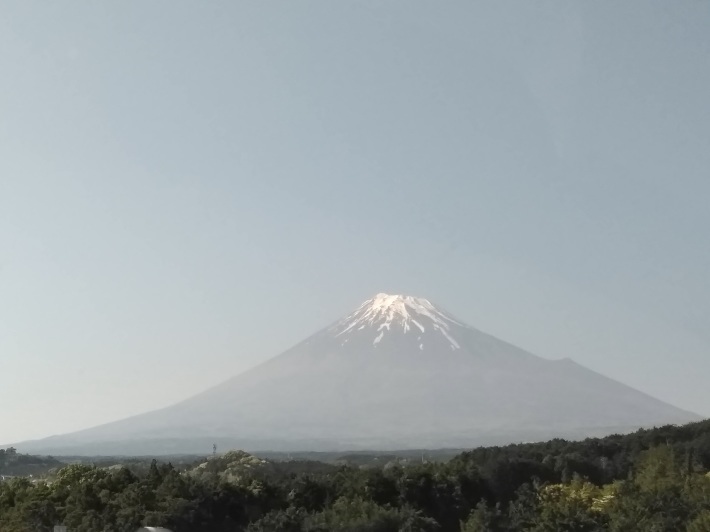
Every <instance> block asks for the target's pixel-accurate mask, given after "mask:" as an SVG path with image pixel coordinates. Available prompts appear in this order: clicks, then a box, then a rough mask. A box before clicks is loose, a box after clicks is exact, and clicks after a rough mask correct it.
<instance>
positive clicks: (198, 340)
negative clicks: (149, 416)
mask: <svg viewBox="0 0 710 532" xmlns="http://www.w3.org/2000/svg"><path fill="white" fill-rule="evenodd" d="M708 28H710V2H707V1H702V0H685V1H677V2H667V1H665V0H664V1H649V0H643V1H626V2H617V1H616V0H608V1H599V2H572V1H568V0H564V1H563V0H559V1H556V2H550V1H539V2H528V1H520V2H498V1H495V2H494V1H490V2H470V1H460V2H455V1H451V2H424V1H413V0H407V1H404V0H392V1H387V2H383V1H379V0H370V1H333V0H309V1H304V2H294V1H290V0H289V1H285V0H284V1H270V2H262V1H256V0H253V1H244V2H230V1H224V2H217V1H214V2H192V1H175V0H170V1H168V0H152V1H142V0H141V1H114V2H78V1H77V2H34V1H30V0H17V1H13V0H5V1H3V2H2V5H1V6H0V72H1V74H0V443H9V442H13V441H18V440H22V439H27V438H35V437H43V436H48V435H50V434H55V433H60V432H67V431H71V430H76V429H80V428H84V427H88V426H92V425H95V424H99V423H102V422H107V421H112V420H115V419H119V418H121V417H125V416H128V415H132V414H136V413H140V412H143V411H146V410H150V409H153V408H157V407H161V406H166V405H168V404H170V403H172V402H175V401H177V400H179V399H182V398H185V397H187V396H189V395H191V394H193V393H196V392H198V391H201V390H203V389H205V388H207V387H209V386H210V385H213V384H216V383H218V382H220V381H222V380H225V379H226V378H228V377H230V376H232V375H234V374H236V373H238V372H240V371H242V370H244V369H247V368H249V367H251V366H253V365H255V364H257V363H259V362H261V361H264V360H266V359H268V358H270V357H272V356H275V355H277V354H279V353H280V352H282V351H283V350H285V349H286V348H288V347H290V346H291V345H293V344H294V343H296V342H298V341H300V340H302V339H303V338H305V337H306V336H308V335H310V334H311V333H313V332H315V331H317V330H319V329H321V328H322V327H324V326H326V325H328V324H329V323H330V322H332V321H334V320H335V319H338V318H339V317H341V316H342V315H344V314H346V313H349V312H350V311H351V310H352V309H353V308H354V307H356V306H357V305H359V304H360V303H361V301H362V300H364V299H366V298H368V297H370V296H372V295H373V294H375V293H377V292H381V291H383V292H391V293H408V294H412V295H417V296H422V297H427V298H429V299H431V300H432V301H433V302H435V303H436V304H439V305H440V306H442V307H443V308H445V309H446V310H448V311H450V312H451V313H453V314H454V315H456V316H458V317H459V318H460V319H462V320H463V321H465V322H467V323H469V324H470V325H473V326H475V327H477V328H479V329H482V330H484V331H486V332H489V333H491V334H494V335H496V336H498V337H499V338H502V339H504V340H507V341H509V342H512V343H514V344H517V345H519V346H521V347H523V348H526V349H528V350H529V351H532V352H534V353H536V354H538V355H540V356H544V357H547V358H562V357H570V358H573V359H574V360H576V361H577V362H579V363H581V364H583V365H586V366H587V367H590V368H592V369H594V370H597V371H599V372H601V373H603V374H605V375H608V376H610V377H613V378H616V379H618V380H621V381H623V382H625V383H627V384H630V385H632V386H634V387H636V388H638V389H640V390H643V391H645V392H648V393H650V394H652V395H654V396H656V397H658V398H660V399H663V400H666V401H669V402H672V403H673V404H675V405H677V406H680V407H684V408H687V409H691V410H694V411H696V412H698V413H701V414H704V415H710V386H708V384H707V381H708V376H709V375H710V325H709V324H708V321H709V320H708V318H709V317H710V273H709V272H710V234H709V233H710V30H709V29H708Z"/></svg>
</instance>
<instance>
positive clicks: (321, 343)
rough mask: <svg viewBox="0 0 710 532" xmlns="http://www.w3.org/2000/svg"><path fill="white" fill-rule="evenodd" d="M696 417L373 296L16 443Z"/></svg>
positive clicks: (199, 440) (113, 445)
mask: <svg viewBox="0 0 710 532" xmlns="http://www.w3.org/2000/svg"><path fill="white" fill-rule="evenodd" d="M697 419H699V418H698V416H696V415H694V414H692V413H690V412H686V411H683V410H680V409H678V408H676V407H674V406H671V405H669V404H666V403H663V402H661V401H659V400H657V399H654V398H653V397H650V396H648V395H646V394H644V393H642V392H639V391H637V390H634V389H633V388H630V387H628V386H625V385H623V384H621V383H619V382H617V381H614V380H612V379H609V378H607V377H604V376H602V375H600V374H598V373H595V372H593V371H591V370H589V369H587V368H584V367H582V366H580V365H578V364H576V363H575V362H573V361H572V360H569V359H564V360H548V359H544V358H540V357H538V356H535V355H533V354H531V353H528V352H527V351H524V350H522V349H520V348H518V347H515V346H513V345H511V344H509V343H507V342H504V341H502V340H499V339H497V338H494V337H493V336H490V335H488V334H486V333H483V332H481V331H479V330H477V329H475V328H473V327H470V326H468V325H465V324H464V323H463V322H461V321H460V320H458V319H456V318H454V317H453V316H451V315H450V314H448V313H447V312H445V311H443V310H441V309H439V308H437V307H436V306H434V305H433V304H432V303H431V302H430V301H428V300H427V299H422V298H417V297H411V296H405V295H389V294H377V295H376V296H375V297H373V298H371V299H368V300H367V301H365V302H364V303H363V304H362V305H360V306H359V307H358V308H357V309H356V310H355V311H354V312H352V313H351V314H350V315H348V316H347V317H345V318H343V319H340V320H338V321H336V322H335V323H334V324H333V325H331V326H330V327H327V328H325V329H323V330H322V331H320V332H318V333H316V334H314V335H313V336H311V337H309V338H307V339H306V340H304V341H303V342H301V343H299V344H297V345H296V346H294V347H293V348H291V349H289V350H288V351H286V352H285V353H283V354H281V355H279V356H277V357H275V358H272V359H271V360H268V361H267V362H265V363H263V364H261V365H259V366H256V367H255V368H252V369H251V370H249V371H246V372H244V373H242V374H240V375H237V376H236V377H233V378H231V379H229V380H228V381H226V382H224V383H222V384H219V385H217V386H215V387H213V388H210V389H208V390H206V391H204V392H202V393H200V394H198V395H196V396H193V397H191V398H189V399H186V400H185V401H182V402H181V403H178V404H176V405H173V406H170V407H168V408H164V409H161V410H156V411H153V412H148V413H146V414H142V415H139V416H134V417H131V418H128V419H124V420H121V421H117V422H114V423H109V424H106V425H102V426H99V427H95V428H92V429H88V430H84V431H80V432H75V433H72V434H67V435H63V436H55V437H52V438H47V439H44V440H39V441H35V442H26V443H24V444H17V445H16V446H17V447H18V448H19V449H20V450H22V451H23V452H28V451H31V452H44V453H50V454H55V455H61V454H157V453H164V454H165V453H191V452H204V451H205V449H210V448H211V446H212V443H213V442H216V443H217V444H218V445H219V446H220V448H228V447H239V448H242V449H247V450H292V451H296V450H345V449H349V450H356V449H379V450H385V449H406V448H441V447H471V446H475V445H482V444H499V443H507V442H513V441H525V440H540V439H548V438H551V437H567V438H580V437H586V436H595V435H603V434H608V433H611V432H624V431H630V430H635V429H638V428H640V427H650V426H653V425H658V424H667V423H682V422H688V421H694V420H697Z"/></svg>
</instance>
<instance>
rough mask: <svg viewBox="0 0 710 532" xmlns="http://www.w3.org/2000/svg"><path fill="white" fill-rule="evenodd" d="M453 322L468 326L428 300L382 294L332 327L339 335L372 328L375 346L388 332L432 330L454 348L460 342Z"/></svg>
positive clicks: (419, 332)
mask: <svg viewBox="0 0 710 532" xmlns="http://www.w3.org/2000/svg"><path fill="white" fill-rule="evenodd" d="M451 325H457V326H460V327H466V326H465V325H463V324H462V323H459V322H458V321H456V320H455V319H453V318H452V317H451V316H448V315H447V314H446V313H445V312H442V311H441V310H439V309H437V308H436V307H435V306H434V305H432V304H431V302H430V301H429V300H428V299H424V298H419V297H413V296H406V295H401V294H384V293H380V294H377V295H376V296H375V297H373V298H371V299H368V300H367V301H365V302H364V303H363V304H362V305H360V307H358V309H357V310H356V311H355V312H353V313H352V314H351V315H350V316H348V317H346V318H345V319H343V320H341V321H339V322H338V323H337V324H336V325H335V326H334V328H333V329H334V330H335V331H336V336H343V335H347V334H350V333H353V332H355V331H363V330H367V329H373V330H374V331H375V333H376V334H375V335H374V337H373V342H372V343H373V345H377V344H378V343H380V341H382V338H383V337H384V334H385V332H394V331H401V332H402V333H405V334H406V333H408V332H409V331H410V330H416V332H417V333H418V334H423V333H425V332H427V330H430V331H435V332H438V333H440V334H441V335H443V336H444V338H446V340H447V341H448V343H449V345H450V346H451V349H452V350H456V349H460V345H459V343H458V342H457V341H456V340H455V339H454V338H453V337H452V335H451Z"/></svg>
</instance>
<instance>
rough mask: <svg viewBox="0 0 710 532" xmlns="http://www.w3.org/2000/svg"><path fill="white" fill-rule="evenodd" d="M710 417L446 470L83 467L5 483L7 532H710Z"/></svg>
mask: <svg viewBox="0 0 710 532" xmlns="http://www.w3.org/2000/svg"><path fill="white" fill-rule="evenodd" d="M709 469H710V421H706V422H701V423H694V424H691V425H686V426H682V427H671V426H669V427H662V428H658V429H654V430H645V431H639V432H637V433H634V434H630V435H626V436H609V437H607V438H602V439H589V440H585V441H582V442H568V441H564V440H552V441H549V442H544V443H533V444H521V445H509V446H505V447H487V448H479V449H475V450H472V451H470V452H465V453H462V454H460V455H458V456H456V457H455V458H453V459H452V460H450V461H448V462H446V463H418V464H411V463H410V464H406V465H403V464H402V463H401V462H399V461H397V460H392V461H390V462H388V463H387V464H383V465H380V466H377V467H351V466H347V465H340V466H334V465H328V464H323V463H318V462H307V461H300V462H299V461H295V462H272V461H266V460H262V459H259V458H257V457H255V456H252V455H249V454H247V453H243V452H240V451H232V452H229V453H226V454H225V455H222V456H219V457H216V458H213V459H210V460H207V461H205V462H203V463H201V464H197V465H192V466H190V467H178V468H176V467H173V466H172V465H171V464H170V463H166V464H159V463H158V462H156V461H153V462H151V463H150V465H148V466H147V467H143V468H135V467H126V466H112V467H97V466H95V465H85V464H74V465H69V466H67V467H64V468H62V469H60V470H58V471H57V472H56V473H55V474H53V475H52V476H51V477H49V478H47V479H46V480H37V479H30V478H27V477H23V478H13V479H10V480H8V481H5V482H2V483H0V530H2V532H30V531H31V532H37V531H51V530H52V526H53V525H54V524H64V525H66V526H67V527H68V529H69V530H70V531H71V532H75V531H76V532H81V531H84V532H89V531H91V532H96V531H105V532H110V531H117V532H118V531H121V532H122V531H130V532H133V531H134V530H136V529H137V528H138V527H139V526H141V525H147V526H165V527H167V528H170V529H172V530H174V531H175V532H188V531H189V532H203V531H204V532H208V531H209V532H222V531H225V532H226V531H230V532H233V531H248V532H259V531H263V532H265V531H279V530H282V531H286V532H305V531H310V532H315V531H323V532H325V531H331V530H335V531H362V532H366V531H373V532H379V531H382V532H386V531H400V530H401V531H442V532H443V531H457V532H460V531H465V532H473V531H505V530H526V531H535V532H538V531H539V532H542V531H550V532H553V531H566V530H569V531H573V530H574V531H602V530H611V531H636V530H638V531H678V530H687V531H689V532H700V531H709V530H710V477H709V476H708V470H709Z"/></svg>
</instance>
